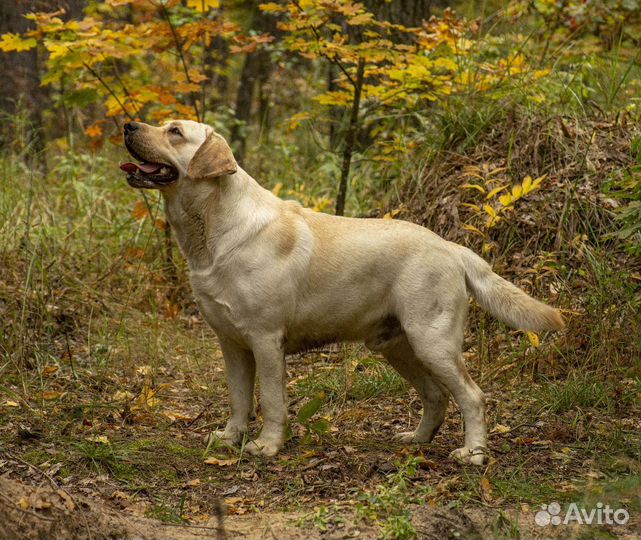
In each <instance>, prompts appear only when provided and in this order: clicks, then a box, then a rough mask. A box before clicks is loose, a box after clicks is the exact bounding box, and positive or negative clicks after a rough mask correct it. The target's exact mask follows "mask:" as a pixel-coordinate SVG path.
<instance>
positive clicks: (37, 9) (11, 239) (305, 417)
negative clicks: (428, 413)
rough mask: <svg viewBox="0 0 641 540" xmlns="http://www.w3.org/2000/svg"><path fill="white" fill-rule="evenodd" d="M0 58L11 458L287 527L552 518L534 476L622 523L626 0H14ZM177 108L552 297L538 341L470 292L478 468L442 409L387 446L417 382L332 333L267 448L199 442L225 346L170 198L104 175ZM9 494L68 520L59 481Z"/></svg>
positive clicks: (96, 487)
mask: <svg viewBox="0 0 641 540" xmlns="http://www.w3.org/2000/svg"><path fill="white" fill-rule="evenodd" d="M0 71H1V73H2V77H1V78H0V115H1V121H0V175H1V189H2V198H1V200H0V452H3V454H0V458H2V459H0V471H1V472H2V473H6V476H7V477H12V478H13V479H16V480H20V481H22V482H24V483H25V484H26V485H34V483H35V484H37V482H40V481H42V475H45V479H46V478H48V479H49V481H50V483H52V482H53V484H54V485H55V486H56V487H57V488H59V487H60V486H62V485H64V486H66V487H65V488H64V489H65V490H67V491H63V492H64V493H73V494H76V496H80V495H82V496H88V497H91V498H93V499H92V500H102V501H105V502H104V504H106V505H107V506H109V507H111V508H113V507H115V508H117V509H120V510H121V511H122V512H124V513H126V514H127V515H130V516H141V515H144V516H147V517H151V518H154V519H157V520H160V521H161V522H162V523H165V524H168V523H169V524H186V523H191V524H193V523H207V520H208V519H210V517H211V516H212V515H213V514H214V512H213V510H212V508H213V506H212V505H213V504H214V502H213V501H215V500H217V498H219V497H222V498H224V499H226V501H227V507H228V510H229V513H230V516H231V517H230V519H231V518H232V517H235V518H239V519H240V518H243V519H244V518H247V519H249V518H248V516H263V517H264V516H269V519H268V521H269V523H270V524H271V525H270V526H272V527H275V530H276V531H279V533H281V534H285V535H289V536H291V537H295V535H296V534H303V536H304V535H305V534H309V531H310V530H313V531H315V533H314V534H318V535H325V536H327V535H329V537H347V536H350V535H353V534H352V533H354V530H360V531H361V532H362V533H363V534H370V535H379V536H383V537H388V538H414V537H417V536H418V537H420V538H430V537H435V538H441V537H448V536H447V535H454V534H455V533H456V534H459V535H461V534H462V535H463V536H466V537H474V536H475V535H477V536H493V537H511V538H518V537H520V536H521V535H524V536H527V537H532V536H541V535H542V536H545V535H548V536H549V534H550V532H549V531H547V532H546V529H542V528H537V527H536V526H535V525H534V522H533V518H532V515H533V514H532V512H533V511H536V510H537V509H538V506H539V504H543V503H549V502H551V501H553V500H556V501H561V502H562V501H583V503H585V504H591V501H592V502H593V501H595V500H600V501H608V500H611V501H612V503H613V504H615V503H616V504H619V505H624V506H625V507H626V508H629V509H630V513H631V515H632V519H631V523H630V524H629V525H628V526H626V527H627V528H626V527H623V528H621V527H619V528H617V527H616V526H604V527H601V528H599V529H598V530H597V529H590V533H589V534H590V535H599V536H603V537H608V538H611V537H625V536H626V535H630V534H633V532H632V531H636V532H637V533H638V530H639V527H640V526H641V525H639V518H640V517H641V499H640V496H639V493H640V492H641V461H640V459H641V438H640V433H641V424H640V420H639V419H640V418H641V414H640V413H641V358H640V356H641V129H640V121H641V4H640V2H639V0H602V1H596V0H512V1H508V2H500V1H495V0H460V1H455V0H452V1H447V0H365V1H364V2H362V3H356V2H348V1H345V0H297V1H291V2H289V1H281V0H279V1H277V2H269V3H260V2H252V1H243V0H230V1H225V0H104V1H98V0H15V1H14V0H11V1H5V2H2V3H0ZM171 118H191V119H194V120H200V121H204V122H207V123H209V124H211V125H212V126H214V127H215V128H216V130H217V131H218V132H220V133H222V134H223V135H225V136H226V137H227V139H228V140H229V141H230V143H231V145H232V148H233V150H234V152H235V155H236V158H237V160H238V161H239V163H241V164H242V166H243V167H244V168H245V169H246V170H247V171H248V172H249V173H250V174H251V175H252V176H254V177H255V178H256V179H258V180H259V181H260V182H261V183H262V184H263V185H264V186H265V187H267V188H268V189H271V190H273V191H274V193H276V194H277V195H279V196H281V197H283V198H293V199H297V200H299V201H300V202H301V203H302V204H304V205H307V206H310V207H313V208H315V209H316V210H318V211H322V212H330V213H339V214H343V213H344V214H346V215H350V216H361V217H363V216H368V217H381V218H385V219H404V220H410V221H413V222H416V223H419V224H421V225H425V226H427V227H429V228H431V229H432V230H434V231H435V232H436V233H438V234H440V235H441V236H444V237H445V238H447V239H450V240H454V241H457V242H459V243H462V244H465V245H468V246H469V247H471V248H473V249H475V250H476V251H477V252H479V253H482V254H483V256H484V257H485V258H486V259H487V260H488V261H490V262H491V263H492V264H493V265H494V267H495V270H496V271H497V272H499V273H500V274H502V275H503V276H505V277H506V278H509V279H511V280H512V281H514V282H515V283H517V284H519V285H520V286H521V287H523V288H524V289H525V290H527V291H528V292H530V293H531V294H533V295H535V296H538V297H540V298H542V299H547V300H548V301H549V302H550V303H552V304H554V305H556V306H558V307H560V308H561V309H562V311H563V313H564V316H565V318H566V321H567V329H566V330H565V331H564V332H562V333H560V334H558V335H549V336H538V335H535V334H527V335H522V334H520V333H519V332H511V331H508V330H507V329H506V328H505V327H503V326H502V325H500V324H499V323H498V322H496V321H494V320H492V319H491V318H490V317H488V316H486V315H485V314H483V313H481V312H480V311H478V310H476V309H475V308H473V309H472V314H471V318H470V324H469V332H468V334H467V335H466V353H465V354H466V359H467V361H468V365H469V366H470V369H471V370H472V371H473V373H474V376H475V378H476V379H477V380H478V381H479V382H480V384H481V387H482V388H483V389H484V390H486V391H487V393H488V401H489V407H488V411H489V412H488V414H489V420H490V426H491V427H492V428H493V431H492V439H491V448H490V450H491V451H492V452H493V454H494V458H495V459H494V460H493V462H492V464H491V465H490V467H488V468H487V469H486V470H483V471H463V472H461V470H460V468H458V467H457V466H455V465H454V464H452V463H451V462H449V461H448V460H447V455H448V452H449V450H451V449H452V448H454V445H455V441H456V439H457V437H458V438H460V437H461V425H460V419H459V418H458V416H457V415H452V414H450V415H449V416H448V420H447V422H446V424H447V425H446V426H445V429H444V431H443V433H442V434H441V435H439V436H438V437H437V438H436V439H435V442H434V444H432V445H428V446H427V447H422V448H417V447H411V446H410V447H401V446H399V445H398V444H396V443H393V442H392V440H391V438H392V434H393V433H394V432H395V431H398V430H400V428H405V429H407V428H408V427H410V426H411V425H413V424H414V423H415V422H416V421H417V418H418V414H419V412H420V404H419V402H418V400H417V398H416V396H415V395H414V394H413V393H411V392H410V391H409V390H408V388H406V387H405V385H404V383H403V382H402V380H401V379H400V378H399V377H398V376H397V375H396V373H395V372H394V371H393V370H391V368H389V367H387V366H386V365H384V364H382V363H381V362H380V361H379V360H378V359H376V358H371V357H370V356H369V354H368V353H367V352H366V351H364V350H363V349H361V348H359V347H356V346H351V345H349V346H348V345H346V346H335V347H330V348H327V349H325V350H322V351H317V352H315V353H313V354H310V355H305V356H302V357H296V358H293V359H291V361H290V363H289V371H290V376H291V383H290V386H289V393H290V400H291V402H292V414H291V417H292V438H293V439H294V441H295V443H294V444H292V445H290V446H288V448H287V449H286V454H285V455H284V456H283V458H282V459H280V460H277V461H276V464H274V463H269V462H267V461H261V460H259V459H255V458H248V457H247V456H243V455H242V454H241V455H240V456H238V455H236V454H231V455H230V454H228V453H226V451H224V450H223V449H215V448H207V449H205V447H204V446H203V445H202V442H201V437H202V435H203V434H204V433H206V432H207V431H209V430H210V429H212V428H214V427H217V426H219V425H221V424H222V423H223V422H224V419H225V415H226V392H225V390H224V385H223V380H224V376H223V373H222V363H221V359H220V352H219V350H218V347H217V343H216V340H215V337H214V336H213V334H212V333H211V332H210V331H209V330H208V329H207V328H206V326H205V325H204V324H203V322H202V321H201V319H200V317H199V315H198V312H197V309H196V307H195V305H194V303H193V299H192V297H191V293H190V291H189V285H188V279H187V272H186V266H185V263H184V261H183V260H182V259H181V257H180V256H179V254H178V252H177V249H176V248H175V246H174V244H173V241H172V239H171V232H170V230H169V227H168V224H167V223H166V221H165V219H164V212H163V208H162V202H161V198H160V197H159V195H158V194H157V193H156V192H141V191H136V190H132V189H131V188H129V187H128V186H127V185H126V182H125V180H124V178H123V176H122V174H121V172H120V171H119V169H118V164H119V163H120V162H122V161H123V160H125V159H126V152H125V150H124V147H123V145H122V141H121V133H122V125H123V123H124V122H126V121H128V120H131V119H141V120H143V121H146V122H149V123H159V122H162V121H164V120H167V119H171ZM392 256H393V255H392ZM408 396H410V397H408ZM300 405H303V407H302V408H301V409H300V412H298V413H297V410H298V409H299V406H300ZM450 412H452V411H450ZM381 441H384V442H381ZM450 447H451V448H450ZM3 456H4V457H3ZM160 462H162V463H160ZM301 471H303V472H301ZM5 487H6V486H5ZM19 489H21V488H16V486H15V485H14V486H12V487H11V488H9V487H6V490H9V491H7V493H8V492H10V491H11V490H14V491H15V492H16V493H18V491H19ZM16 490H18V491H16ZM14 491H11V493H13V492H14ZM16 497H17V500H18V501H23V499H24V502H21V503H20V505H19V506H20V508H21V510H22V512H23V514H24V512H30V513H31V514H34V515H37V514H38V513H47V512H49V513H50V514H51V515H53V516H54V517H56V515H57V514H55V512H58V511H59V512H62V513H65V512H66V513H67V514H69V513H71V516H72V519H69V516H68V515H67V518H65V520H63V521H64V522H65V523H66V525H64V526H66V527H71V528H68V529H60V530H58V529H42V530H45V531H46V533H47V534H53V533H55V532H56V531H58V532H59V533H60V534H63V533H66V534H75V533H76V532H77V531H76V530H75V529H73V526H74V525H73V524H74V523H75V522H74V519H73V515H75V514H74V513H73V511H71V510H70V505H69V504H66V499H65V498H64V497H63V496H62V495H58V496H57V497H58V498H56V495H55V493H53V494H52V495H51V497H50V498H49V499H48V504H49V505H48V506H47V505H46V504H43V500H42V497H43V496H41V495H38V494H37V492H36V493H31V492H24V493H23V494H22V495H20V496H19V497H18V496H17V495H16ZM595 497H597V499H595ZM3 500H4V499H0V516H2V515H3V514H2V512H3V511H4V512H5V513H6V515H5V516H4V517H5V522H6V523H8V524H9V525H6V527H10V524H11V523H12V521H11V519H10V518H11V517H12V516H13V515H14V514H12V512H14V513H15V509H14V507H13V506H11V504H10V503H7V502H6V500H5V501H4V505H3V502H2V501H3ZM45 502H46V501H45ZM65 504H66V506H65ZM14 506H15V505H14ZM77 506H78V505H74V509H76V510H77V508H76V507H77ZM58 507H59V508H60V510H59V509H58ZM470 509H472V513H470V511H471V510H470ZM635 512H636V514H635ZM61 515H62V514H61ZM276 515H278V516H281V517H282V516H286V518H282V519H281V518H279V519H276V518H275V517H274V516H276ZM635 515H636V517H635ZM21 518H24V515H21ZM256 519H258V518H256ZM261 519H262V518H261ZM241 521H242V520H241ZM241 521H238V522H232V527H234V526H235V527H237V529H236V533H237V534H238V535H240V536H242V535H243V534H245V533H244V532H243V531H244V529H243V528H242V527H243V526H245V525H243V523H244V522H241ZM34 523H35V525H33V527H34V528H33V530H34V531H36V532H37V531H39V530H41V529H38V527H50V525H49V523H50V522H48V521H44V522H38V521H37V520H36V521H35V522H34ZM56 523H58V525H56V526H60V527H62V525H60V521H57V522H56ZM92 523H93V522H92ZM247 523H249V525H247V527H249V530H254V531H255V530H258V528H260V527H263V526H264V522H251V520H250V521H248V522H247ZM96 526H97V525H96ZM78 527H79V529H78V531H80V530H82V527H80V525H78ZM83 527H84V525H83ZM105 527H106V525H105ZM310 527H312V528H311V529H310ZM359 527H360V529H358V528H359ZM106 530H107V529H104V530H103V532H105V531H106ZM232 530H233V529H232ZM261 530H263V529H261ZM61 531H62V532H61ZM283 531H284V532H283ZM300 531H303V532H302V533H301V532H300ZM2 532H3V529H2V525H0V533H2ZM11 532H12V529H11V528H7V529H6V531H5V536H6V535H10V533H11ZM94 532H96V531H94ZM554 532H555V534H557V533H558V534H559V535H563V536H568V537H574V536H580V535H581V534H584V533H585V529H580V528H579V529H576V528H572V527H568V528H565V529H563V530H561V529H555V531H554ZM35 534H36V533H34V535H35ZM105 534H106V532H105ZM123 534H124V533H123ZM332 535H333V536H332ZM430 535H432V536H430ZM441 535H445V536H441ZM34 537H35V536H34Z"/></svg>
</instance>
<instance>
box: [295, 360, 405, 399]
mask: <svg viewBox="0 0 641 540" xmlns="http://www.w3.org/2000/svg"><path fill="white" fill-rule="evenodd" d="M295 389H296V393H297V394H299V395H301V396H314V395H317V394H319V393H320V392H324V393H325V395H326V396H327V400H328V401H329V402H336V401H341V402H344V401H348V400H349V401H352V400H353V401H364V400H367V399H371V398H376V397H381V396H402V395H404V394H406V393H407V392H408V390H409V385H408V384H407V382H406V381H405V380H404V379H403V378H402V377H401V376H400V375H399V374H398V372H397V371H396V370H395V369H394V368H392V367H391V366H390V365H389V364H387V363H386V362H385V361H384V360H382V359H376V358H362V357H361V358H359V359H358V360H355V358H354V357H353V356H352V354H350V353H347V354H346V355H345V359H344V361H343V363H342V364H341V365H339V366H336V367H334V366H332V367H329V368H328V367H325V366H323V369H313V370H311V372H310V374H309V376H307V377H305V378H304V379H302V380H300V381H297V383H296V387H295Z"/></svg>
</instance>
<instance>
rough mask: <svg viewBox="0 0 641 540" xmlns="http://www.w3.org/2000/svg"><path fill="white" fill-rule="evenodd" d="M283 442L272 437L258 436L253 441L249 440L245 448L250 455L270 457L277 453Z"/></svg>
mask: <svg viewBox="0 0 641 540" xmlns="http://www.w3.org/2000/svg"><path fill="white" fill-rule="evenodd" d="M282 447H283V444H282V443H281V442H279V441H276V440H274V439H267V438H264V439H263V438H262V437H258V439H256V440H255V441H251V442H249V443H247V444H246V445H245V450H246V451H247V452H249V453H250V454H251V455H252V456H264V457H271V456H275V455H276V454H278V452H279V450H280V449H281V448H282Z"/></svg>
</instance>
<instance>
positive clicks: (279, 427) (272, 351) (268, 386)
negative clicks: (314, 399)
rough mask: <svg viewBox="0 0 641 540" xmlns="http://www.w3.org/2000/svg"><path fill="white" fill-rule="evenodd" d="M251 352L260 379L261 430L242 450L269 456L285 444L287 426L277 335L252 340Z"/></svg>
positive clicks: (283, 364) (280, 348)
mask: <svg viewBox="0 0 641 540" xmlns="http://www.w3.org/2000/svg"><path fill="white" fill-rule="evenodd" d="M253 352H254V358H255V359H256V369H257V371H258V378H259V380H260V408H261V411H262V415H263V429H262V431H261V432H260V435H259V436H258V438H257V439H256V440H255V441H252V442H250V443H249V444H248V445H247V446H246V447H245V448H246V449H247V451H248V452H249V453H251V454H254V455H262V456H273V455H275V454H277V453H278V451H279V450H280V449H281V448H282V447H283V444H284V443H285V425H286V423H287V398H286V390H285V388H286V387H285V354H284V351H283V344H282V338H281V336H280V335H269V336H267V337H262V338H261V339H259V340H256V343H254V346H253Z"/></svg>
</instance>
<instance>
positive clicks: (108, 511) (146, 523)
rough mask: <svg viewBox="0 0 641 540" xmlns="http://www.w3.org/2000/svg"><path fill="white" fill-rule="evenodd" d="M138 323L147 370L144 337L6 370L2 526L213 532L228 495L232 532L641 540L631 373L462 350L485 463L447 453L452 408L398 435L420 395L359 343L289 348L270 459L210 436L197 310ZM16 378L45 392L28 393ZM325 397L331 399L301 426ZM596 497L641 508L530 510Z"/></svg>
mask: <svg viewBox="0 0 641 540" xmlns="http://www.w3.org/2000/svg"><path fill="white" fill-rule="evenodd" d="M102 322H105V323H106V321H102ZM126 322H127V324H128V325H130V324H131V323H132V321H126ZM100 323H101V321H95V323H94V324H96V325H97V326H98V325H100ZM130 332H131V335H135V336H136V340H135V342H136V343H138V345H140V346H142V347H144V345H143V344H144V343H148V340H149V339H151V338H152V337H154V339H159V340H161V341H162V343H158V344H157V345H158V352H159V353H160V352H161V351H162V354H157V355H156V356H155V357H154V362H153V365H150V364H138V363H137V362H136V358H141V357H142V356H139V355H138V354H137V351H136V350H135V349H134V350H131V351H129V354H128V357H129V358H130V359H131V360H130V361H128V362H123V363H120V364H118V363H114V362H108V361H107V360H108V357H109V356H110V355H116V356H118V353H119V350H118V349H119V343H117V342H114V343H112V344H111V345H110V346H109V347H107V348H106V349H105V351H104V352H105V356H104V358H103V359H102V361H101V360H100V359H97V358H90V357H89V355H88V351H89V350H91V349H89V348H88V347H87V346H86V345H85V346H83V345H81V344H71V345H70V344H68V343H67V344H65V349H67V350H66V351H61V354H60V358H61V360H60V361H59V362H58V363H52V364H50V365H47V366H44V368H43V369H42V370H39V371H38V370H32V371H31V372H23V373H22V375H21V377H19V378H16V379H14V380H10V379H9V378H8V377H7V378H5V379H4V380H3V381H2V384H3V389H4V390H5V396H4V398H3V399H2V402H0V445H1V446H0V449H1V453H0V485H2V488H1V489H0V492H1V493H2V497H0V516H1V517H4V520H0V521H2V522H3V523H4V527H5V530H4V531H3V530H2V525H0V536H3V537H21V538H39V537H47V536H49V537H54V536H55V537H70V536H73V537H86V538H107V537H113V536H117V537H120V538H137V537H140V538H153V537H157V538H161V537H163V538H165V537H166V538H199V537H216V534H218V533H217V531H216V527H217V517H216V516H217V508H219V504H220V501H221V500H222V501H224V507H225V511H224V513H225V514H226V518H225V524H224V529H225V531H226V534H227V535H228V537H230V538H310V537H320V538H355V537H361V538H370V537H381V536H383V537H387V538H411V537H413V536H414V535H416V537H418V538H488V537H491V538H519V537H526V538H545V537H550V536H554V537H567V538H574V537H591V538H595V537H603V538H610V537H612V538H638V536H639V532H640V531H641V498H640V497H639V493H640V492H641V475H640V473H641V471H640V470H639V459H638V452H639V449H640V447H641V441H640V434H641V414H640V412H641V411H640V409H639V403H638V395H639V388H638V381H637V380H633V379H631V378H626V377H625V376H624V375H621V376H620V377H613V376H610V377H607V378H605V379H604V380H601V381H595V380H594V379H593V378H584V379H581V378H579V379H576V380H574V381H573V382H567V381H566V382H563V383H553V382H550V381H546V380H544V379H541V378H537V377H536V375H534V376H533V375H532V374H531V373H522V372H519V370H518V369H517V368H515V366H514V364H512V365H510V364H506V363H505V362H501V363H500V364H499V365H495V366H489V368H490V369H485V370H484V371H483V370H480V369H479V366H478V365H477V364H476V361H475V359H474V355H473V351H468V353H467V355H468V364H469V365H470V368H471V370H472V372H473V375H474V377H475V379H476V380H477V381H480V382H481V386H482V387H483V389H484V390H485V392H486V394H487V402H488V420H489V427H490V430H491V435H490V441H489V446H490V451H491V454H492V460H491V462H490V464H489V466H488V467H484V468H474V467H470V466H461V465H459V464H458V463H455V462H454V461H452V460H451V459H450V458H449V457H448V456H449V453H450V452H451V451H452V450H453V449H455V448H456V447H458V446H460V444H461V441H462V437H463V434H462V424H461V419H460V415H459V413H458V411H457V409H456V408H455V405H450V409H449V412H448V416H447V419H446V422H445V424H444V426H443V428H442V430H441V432H440V433H439V434H438V436H437V437H436V438H435V440H434V441H433V443H431V444H429V445H423V446H416V445H403V444H400V443H398V442H395V441H394V440H393V435H394V434H395V433H396V432H399V431H404V430H408V429H411V428H412V427H413V426H415V425H416V423H417V421H418V419H419V415H420V402H419V400H418V398H417V396H416V395H415V393H414V391H413V390H410V389H408V388H407V386H406V385H405V383H404V381H402V379H400V377H399V376H398V375H397V374H396V373H395V372H394V371H393V370H392V369H391V368H389V367H388V366H387V365H386V364H384V363H383V362H382V361H379V360H378V359H375V358H372V357H371V356H370V355H368V354H367V353H366V352H365V351H364V350H363V349H361V348H359V347H356V346H341V347H334V348H332V349H328V350H325V351H321V352H316V353H310V354H307V355H304V356H296V357H292V358H290V359H289V362H288V375H289V397H290V420H291V439H290V440H289V442H288V443H287V445H286V447H285V449H284V450H283V452H282V453H281V454H280V455H278V456H277V457H275V458H272V459H263V458H256V457H252V456H250V455H247V454H246V453H242V451H239V450H231V449H224V448H215V447H210V448H207V447H206V445H205V443H204V437H205V436H206V434H207V433H208V432H209V431H210V430H212V429H215V428H218V427H220V426H222V425H224V421H225V418H226V414H227V403H228V402H227V391H226V388H225V383H224V372H223V364H222V358H221V355H220V352H219V350H218V348H217V344H216V339H215V337H214V336H213V333H212V332H211V331H210V330H209V329H207V328H206V327H205V325H204V324H203V323H202V322H201V321H200V319H199V318H197V317H195V316H193V315H191V316H187V315H177V316H175V317H173V318H166V319H153V320H152V319H150V318H144V317H143V318H142V319H140V320H138V321H135V324H134V325H133V326H132V327H131V329H130ZM508 339H515V340H518V338H517V336H516V335H514V336H512V337H511V338H509V337H508ZM131 341H132V340H131V339H129V342H131ZM94 350H95V349H94ZM11 388H13V389H14V390H15V394H14V397H13V398H11V397H7V396H9V394H8V392H7V391H8V390H9V389H11ZM21 388H29V389H30V392H35V389H36V388H39V389H40V390H39V391H38V394H37V395H35V394H33V397H34V399H31V400H29V401H26V400H24V399H21V398H20V394H22V392H21ZM318 396H324V402H323V405H322V406H321V407H320V410H319V411H318V412H317V413H316V414H314V415H313V416H312V417H311V418H309V419H307V418H302V419H300V418H299V419H298V420H297V419H296V418H297V417H296V414H297V411H298V410H299V409H300V407H301V405H303V404H305V403H308V402H309V401H310V399H314V398H315V397H316V399H318ZM319 420H320V421H321V422H319ZM253 427H254V432H253V433H254V434H255V429H256V427H257V426H256V425H254V426H253ZM11 481H17V482H20V484H16V483H12V482H11ZM7 482H9V483H7ZM597 501H598V502H602V503H603V504H609V505H610V506H611V507H612V508H618V507H625V508H626V509H627V510H628V511H629V514H630V520H629V521H628V523H627V524H625V525H617V524H613V525H602V526H594V525H592V526H588V525H583V526H581V525H576V524H574V525H560V526H558V527H554V526H552V525H548V526H547V527H541V526H538V525H537V524H536V523H535V520H534V516H535V514H536V512H537V511H539V510H540V509H541V505H542V504H550V503H552V502H559V503H560V504H561V505H562V506H563V505H565V507H567V503H570V502H576V503H578V504H579V506H582V507H586V508H594V507H595V504H596V503H597ZM51 520H53V521H51ZM150 520H151V521H150ZM12 527H13V528H12ZM2 533H4V534H2Z"/></svg>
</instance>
